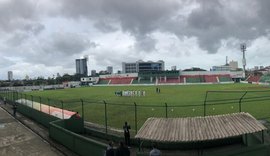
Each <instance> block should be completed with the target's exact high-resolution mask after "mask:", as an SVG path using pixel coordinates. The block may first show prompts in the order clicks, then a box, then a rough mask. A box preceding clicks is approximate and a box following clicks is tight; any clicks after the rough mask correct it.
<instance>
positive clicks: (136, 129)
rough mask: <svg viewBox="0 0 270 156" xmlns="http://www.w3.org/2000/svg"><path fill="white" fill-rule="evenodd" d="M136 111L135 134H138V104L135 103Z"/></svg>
mask: <svg viewBox="0 0 270 156" xmlns="http://www.w3.org/2000/svg"><path fill="white" fill-rule="evenodd" d="M134 110H135V132H136V134H137V132H138V125H137V121H138V120H137V104H136V102H134Z"/></svg>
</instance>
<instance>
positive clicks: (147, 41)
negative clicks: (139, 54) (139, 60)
mask: <svg viewBox="0 0 270 156" xmlns="http://www.w3.org/2000/svg"><path fill="white" fill-rule="evenodd" d="M135 48H136V49H137V50H139V51H143V52H151V51H155V50H156V40H155V39H153V38H152V37H151V36H148V35H143V36H137V37H136V43H135Z"/></svg>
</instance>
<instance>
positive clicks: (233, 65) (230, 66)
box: [212, 61, 238, 71]
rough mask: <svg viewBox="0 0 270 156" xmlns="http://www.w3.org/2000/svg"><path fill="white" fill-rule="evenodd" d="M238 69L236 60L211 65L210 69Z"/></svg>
mask: <svg viewBox="0 0 270 156" xmlns="http://www.w3.org/2000/svg"><path fill="white" fill-rule="evenodd" d="M237 69H238V62H237V61H230V62H229V63H226V65H221V66H213V67H212V71H231V70H237Z"/></svg>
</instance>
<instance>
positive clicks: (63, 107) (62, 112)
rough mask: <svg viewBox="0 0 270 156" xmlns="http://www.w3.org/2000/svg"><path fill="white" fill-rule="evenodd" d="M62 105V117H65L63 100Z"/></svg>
mask: <svg viewBox="0 0 270 156" xmlns="http://www.w3.org/2000/svg"><path fill="white" fill-rule="evenodd" d="M61 105H62V119H64V102H63V101H62V100H61Z"/></svg>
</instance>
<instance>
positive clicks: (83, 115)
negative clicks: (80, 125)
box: [81, 99, 84, 121]
mask: <svg viewBox="0 0 270 156" xmlns="http://www.w3.org/2000/svg"><path fill="white" fill-rule="evenodd" d="M81 103H82V119H83V121H84V103H83V99H81Z"/></svg>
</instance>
